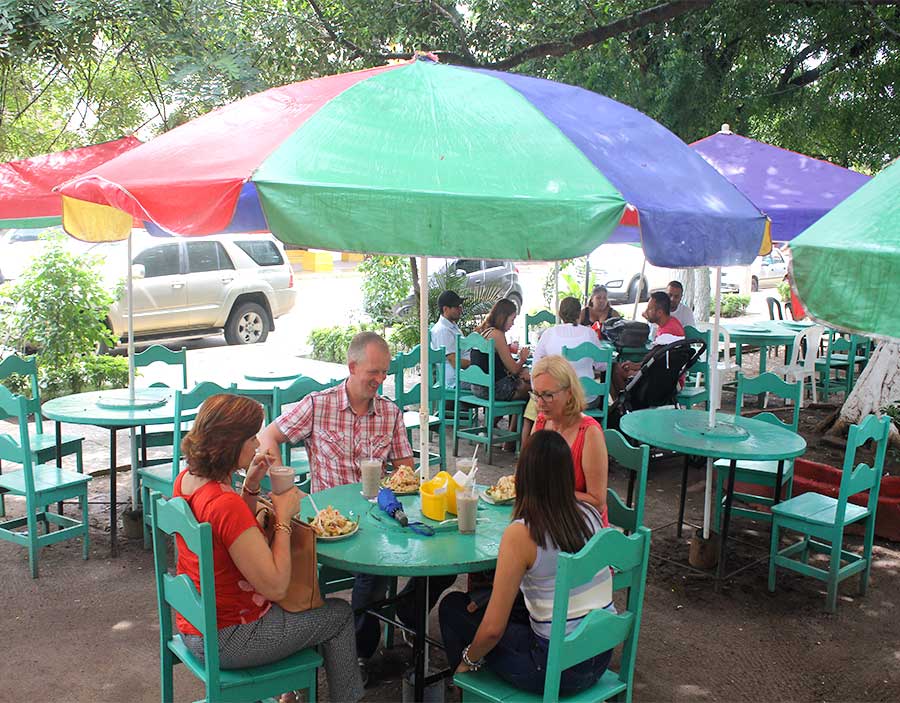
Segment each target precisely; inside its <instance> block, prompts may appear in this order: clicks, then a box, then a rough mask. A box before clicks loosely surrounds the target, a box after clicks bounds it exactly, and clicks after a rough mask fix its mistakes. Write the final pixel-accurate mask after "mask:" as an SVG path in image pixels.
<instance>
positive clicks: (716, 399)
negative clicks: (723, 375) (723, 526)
mask: <svg viewBox="0 0 900 703" xmlns="http://www.w3.org/2000/svg"><path fill="white" fill-rule="evenodd" d="M721 312H722V267H721V266H716V314H715V317H714V318H713V328H712V332H711V333H710V335H709V341H710V345H709V346H710V349H708V350H707V352H706V358H707V359H708V360H709V427H710V428H712V427H714V426H715V424H716V410H718V409H719V407H720V406H721V404H722V389H721V388H720V387H719V316H720V314H721ZM712 482H713V460H712V459H707V460H706V488H705V489H704V492H703V539H709V523H710V514H711V513H712Z"/></svg>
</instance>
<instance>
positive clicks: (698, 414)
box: [620, 408, 806, 461]
mask: <svg viewBox="0 0 900 703" xmlns="http://www.w3.org/2000/svg"><path fill="white" fill-rule="evenodd" d="M708 423H709V413H708V412H706V411H705V410H681V409H675V408H648V409H647V410H636V411H635V412H631V413H628V414H627V415H625V416H624V417H623V418H622V420H621V422H620V428H621V430H622V432H624V433H625V434H626V435H628V436H629V437H632V438H634V439H636V440H637V441H639V442H643V443H645V444H649V445H651V446H653V447H659V448H660V449H668V450H669V451H673V452H682V453H684V454H691V455H694V456H705V457H713V458H716V459H751V460H757V461H766V460H770V461H777V460H778V459H792V458H794V457H797V456H800V455H801V454H803V452H804V451H806V440H805V439H803V437H801V436H800V435H798V434H796V433H795V432H791V431H790V430H788V429H785V428H783V427H777V426H775V425H770V424H769V423H767V422H763V421H762V420H754V419H753V418H750V417H741V416H740V415H737V416H736V415H726V414H724V413H717V414H716V427H715V429H714V430H713V431H710V430H709V429H708Z"/></svg>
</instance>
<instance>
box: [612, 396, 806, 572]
mask: <svg viewBox="0 0 900 703" xmlns="http://www.w3.org/2000/svg"><path fill="white" fill-rule="evenodd" d="M708 425H709V413H708V412H707V411H705V410H684V409H676V408H648V409H646V410H636V411H634V412H631V413H628V414H627V415H625V416H624V417H623V418H622V420H621V421H620V424H619V427H620V429H621V430H622V432H623V433H624V434H626V435H628V436H629V437H631V438H633V439H635V440H637V441H638V442H643V443H645V444H649V445H651V446H654V447H659V448H660V449H667V450H669V451H673V452H678V453H682V454H684V455H685V456H686V457H687V456H703V457H707V458H711V459H729V460H730V462H729V466H728V488H727V492H726V494H725V510H724V512H723V517H722V532H721V540H720V544H719V564H718V568H717V571H716V587H717V588H718V584H719V582H720V580H721V578H722V575H723V573H724V569H725V566H724V565H725V545H726V542H727V541H728V528H729V525H730V521H731V504H732V501H733V499H734V472H735V468H736V466H737V462H738V460H740V459H747V460H751V461H777V462H778V472H777V474H776V478H775V498H774V501H775V502H776V503H777V502H778V501H779V500H780V498H781V480H782V475H783V471H784V462H785V460H787V459H793V458H795V457H798V456H800V455H801V454H803V452H804V451H806V440H805V439H803V437H801V436H800V435H799V434H796V433H795V432H792V431H790V430H788V429H785V428H783V427H778V426H776V425H770V424H769V423H767V422H763V421H762V420H755V419H753V418H750V417H742V416H740V415H726V414H724V413H716V426H715V428H713V429H712V430H710V429H709V427H708ZM709 480H710V476H709V475H707V481H709ZM686 486H687V459H685V471H684V475H683V477H682V482H681V503H680V507H679V533H680V529H681V523H682V522H683V518H684V501H685V489H686ZM707 508H708V506H706V505H704V510H706V509H707Z"/></svg>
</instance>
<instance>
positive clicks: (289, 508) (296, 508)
mask: <svg viewBox="0 0 900 703" xmlns="http://www.w3.org/2000/svg"><path fill="white" fill-rule="evenodd" d="M270 498H271V500H272V507H273V508H275V517H276V519H277V520H278V522H284V523H289V522H290V521H291V518H293V517H294V516H295V515H297V514H298V513H299V512H300V501H301V500H303V492H302V491H301V490H300V489H299V488H292V489H291V490H289V491H285V492H284V493H272V495H271V496H270Z"/></svg>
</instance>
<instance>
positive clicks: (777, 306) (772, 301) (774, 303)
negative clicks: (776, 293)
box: [766, 297, 784, 320]
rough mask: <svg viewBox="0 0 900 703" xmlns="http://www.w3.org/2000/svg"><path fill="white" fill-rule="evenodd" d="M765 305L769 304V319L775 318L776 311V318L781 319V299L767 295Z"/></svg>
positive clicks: (782, 316) (782, 317)
mask: <svg viewBox="0 0 900 703" xmlns="http://www.w3.org/2000/svg"><path fill="white" fill-rule="evenodd" d="M766 305H768V306H769V319H770V320H774V319H775V313H776V312H778V319H779V320H783V319H784V315H782V313H781V301H780V300H778V298H772V297H768V298H766Z"/></svg>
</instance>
